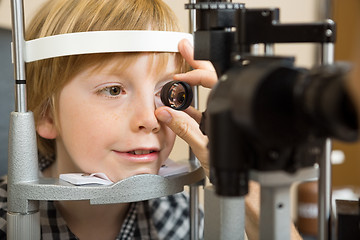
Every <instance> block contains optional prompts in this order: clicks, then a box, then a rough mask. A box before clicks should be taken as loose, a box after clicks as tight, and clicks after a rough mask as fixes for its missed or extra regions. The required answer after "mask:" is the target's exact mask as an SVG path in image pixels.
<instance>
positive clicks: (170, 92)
mask: <svg viewBox="0 0 360 240" xmlns="http://www.w3.org/2000/svg"><path fill="white" fill-rule="evenodd" d="M160 98H161V101H162V102H163V104H164V105H165V106H168V107H171V108H173V109H175V110H185V109H186V108H188V107H189V106H190V104H191V102H192V98H193V92H192V89H191V86H190V85H189V84H187V83H186V82H182V81H171V82H168V83H167V84H165V85H164V86H163V88H162V89H161V93H160Z"/></svg>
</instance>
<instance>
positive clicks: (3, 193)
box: [0, 176, 7, 239]
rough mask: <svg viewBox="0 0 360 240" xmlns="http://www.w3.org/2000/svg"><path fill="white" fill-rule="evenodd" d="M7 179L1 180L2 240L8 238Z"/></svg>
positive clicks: (0, 213)
mask: <svg viewBox="0 0 360 240" xmlns="http://www.w3.org/2000/svg"><path fill="white" fill-rule="evenodd" d="M6 209H7V177H6V176H4V177H1V178H0V239H5V238H6V213H7V210H6Z"/></svg>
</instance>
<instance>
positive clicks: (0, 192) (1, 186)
mask: <svg viewBox="0 0 360 240" xmlns="http://www.w3.org/2000/svg"><path fill="white" fill-rule="evenodd" d="M6 202H7V176H3V177H0V208H2V207H3V204H4V203H6Z"/></svg>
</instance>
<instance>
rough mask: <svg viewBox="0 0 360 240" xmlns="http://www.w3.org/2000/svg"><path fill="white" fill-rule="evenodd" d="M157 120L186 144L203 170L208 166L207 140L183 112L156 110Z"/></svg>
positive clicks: (194, 122) (166, 109)
mask: <svg viewBox="0 0 360 240" xmlns="http://www.w3.org/2000/svg"><path fill="white" fill-rule="evenodd" d="M155 115H156V117H157V119H158V120H159V121H161V122H163V123H165V124H166V125H167V126H168V127H169V128H170V129H171V130H172V131H173V132H174V133H175V134H176V135H178V136H179V137H180V138H182V139H183V140H184V141H185V142H187V143H188V144H189V145H190V147H191V149H192V150H193V152H194V154H195V155H196V157H197V158H198V159H199V161H200V162H201V164H202V165H203V167H204V168H206V166H207V165H208V163H207V161H208V150H207V143H208V138H207V137H206V136H205V135H203V134H202V132H201V131H200V129H199V124H198V123H197V122H196V121H195V119H193V118H192V117H190V116H189V115H188V114H187V113H185V112H183V111H177V110H174V109H171V108H169V107H160V108H158V109H156V111H155Z"/></svg>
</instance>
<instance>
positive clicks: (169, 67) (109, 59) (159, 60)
mask: <svg viewBox="0 0 360 240" xmlns="http://www.w3.org/2000/svg"><path fill="white" fill-rule="evenodd" d="M134 65H136V66H141V68H142V69H139V71H140V70H141V71H147V72H154V73H158V74H162V73H167V72H169V71H171V72H172V73H179V72H182V71H183V65H184V64H183V60H182V58H181V57H180V58H179V55H178V54H174V53H116V54H109V55H106V54H105V56H96V57H95V61H94V62H92V63H89V65H88V67H89V68H90V69H91V73H98V72H102V71H107V72H114V73H121V72H126V71H127V70H128V69H130V68H131V69H132V68H133V67H132V66H134ZM132 70H134V69H132Z"/></svg>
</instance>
